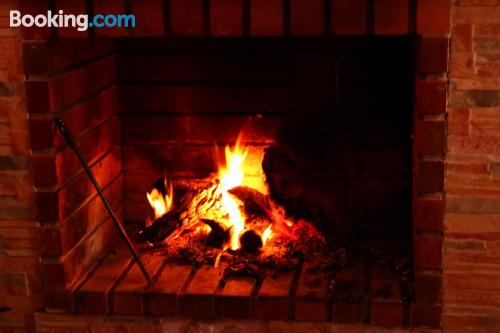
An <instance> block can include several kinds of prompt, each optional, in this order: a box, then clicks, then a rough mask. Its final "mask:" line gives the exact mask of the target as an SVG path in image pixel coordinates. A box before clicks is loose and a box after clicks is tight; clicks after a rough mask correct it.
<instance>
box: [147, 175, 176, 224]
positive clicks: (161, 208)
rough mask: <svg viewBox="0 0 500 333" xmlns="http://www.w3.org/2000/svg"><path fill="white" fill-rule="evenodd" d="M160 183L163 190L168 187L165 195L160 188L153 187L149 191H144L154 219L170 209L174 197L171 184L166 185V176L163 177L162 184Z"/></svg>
mask: <svg viewBox="0 0 500 333" xmlns="http://www.w3.org/2000/svg"><path fill="white" fill-rule="evenodd" d="M162 185H163V186H164V188H165V191H167V189H168V193H166V194H165V195H163V193H162V192H161V190H158V189H157V188H154V189H153V190H152V191H151V192H149V193H146V196H147V197H148V201H149V204H150V205H151V207H153V209H154V212H155V218H156V219H157V218H160V217H162V216H163V215H165V214H166V213H168V212H169V211H170V209H171V208H172V202H173V198H174V195H173V188H172V184H170V185H169V186H168V185H167V179H166V178H165V179H164V184H162Z"/></svg>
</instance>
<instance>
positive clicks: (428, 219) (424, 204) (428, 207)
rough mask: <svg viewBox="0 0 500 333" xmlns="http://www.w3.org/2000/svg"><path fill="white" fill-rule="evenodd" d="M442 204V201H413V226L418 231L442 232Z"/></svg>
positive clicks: (421, 199) (429, 199) (431, 199)
mask: <svg viewBox="0 0 500 333" xmlns="http://www.w3.org/2000/svg"><path fill="white" fill-rule="evenodd" d="M443 219H444V202H443V200H442V199H433V198H426V199H423V198H420V199H416V200H415V206H414V225H415V228H416V229H417V230H419V231H442V230H443Z"/></svg>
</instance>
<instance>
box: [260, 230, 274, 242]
mask: <svg viewBox="0 0 500 333" xmlns="http://www.w3.org/2000/svg"><path fill="white" fill-rule="evenodd" d="M271 238H273V231H272V230H271V226H269V227H267V228H266V230H264V233H263V234H262V246H266V243H267V241H268V240H269V239H271Z"/></svg>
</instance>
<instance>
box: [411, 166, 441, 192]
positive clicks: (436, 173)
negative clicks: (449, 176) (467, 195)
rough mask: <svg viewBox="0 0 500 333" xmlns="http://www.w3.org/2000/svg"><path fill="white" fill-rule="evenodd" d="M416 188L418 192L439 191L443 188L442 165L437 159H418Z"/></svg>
mask: <svg viewBox="0 0 500 333" xmlns="http://www.w3.org/2000/svg"><path fill="white" fill-rule="evenodd" d="M416 182H417V184H416V188H417V192H418V193H419V194H432V193H441V192H443V190H444V165H443V162H437V161H420V162H419V163H418V168H417V176H416Z"/></svg>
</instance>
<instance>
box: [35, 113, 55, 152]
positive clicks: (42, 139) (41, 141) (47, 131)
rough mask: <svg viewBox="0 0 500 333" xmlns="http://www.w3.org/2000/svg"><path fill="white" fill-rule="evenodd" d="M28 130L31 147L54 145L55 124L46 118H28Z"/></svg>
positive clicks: (51, 146) (42, 147) (40, 147)
mask: <svg viewBox="0 0 500 333" xmlns="http://www.w3.org/2000/svg"><path fill="white" fill-rule="evenodd" d="M29 132H30V140H31V148H32V149H48V148H53V147H54V138H55V134H56V133H55V125H54V122H53V121H52V120H50V119H47V118H30V120H29Z"/></svg>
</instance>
